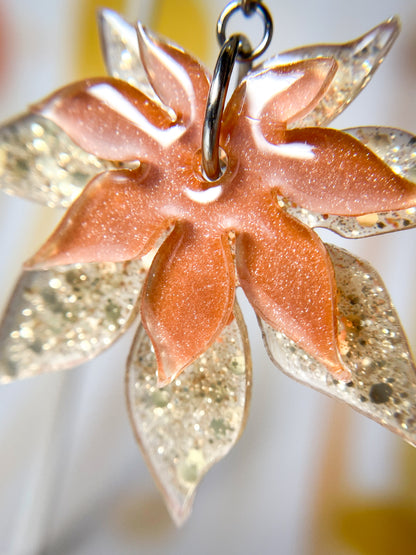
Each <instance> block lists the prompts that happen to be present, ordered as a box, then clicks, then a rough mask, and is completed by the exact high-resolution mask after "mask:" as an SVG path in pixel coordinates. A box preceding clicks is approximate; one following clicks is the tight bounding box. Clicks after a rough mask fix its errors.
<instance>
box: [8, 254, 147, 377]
mask: <svg viewBox="0 0 416 555" xmlns="http://www.w3.org/2000/svg"><path fill="white" fill-rule="evenodd" d="M144 275H145V267H144V265H143V263H142V262H139V261H135V262H131V263H127V264H121V263H119V264H111V263H107V264H83V265H81V264H76V265H73V266H62V267H57V268H54V269H53V270H47V271H43V272H24V273H23V275H22V277H21V279H20V280H19V282H18V284H17V287H16V289H15V291H14V293H13V296H12V298H11V300H10V303H9V306H8V308H7V310H6V313H5V316H4V319H3V322H2V324H1V328H0V383H1V382H9V381H11V380H14V379H19V378H26V377H30V376H34V375H37V374H41V373H43V372H48V371H51V370H62V369H65V368H69V367H72V366H76V365H78V364H81V363H82V362H85V361H86V360H89V359H91V358H93V357H95V356H97V355H98V354H99V353H101V352H102V351H103V350H105V349H106V348H108V347H109V346H110V345H112V344H113V343H114V341H116V339H118V338H119V337H120V336H121V335H122V334H123V333H124V332H125V331H126V329H127V327H128V326H129V325H130V324H131V322H132V321H133V320H134V318H135V316H136V315H137V311H138V307H137V305H138V298H139V294H140V289H141V286H142V283H143V281H144Z"/></svg>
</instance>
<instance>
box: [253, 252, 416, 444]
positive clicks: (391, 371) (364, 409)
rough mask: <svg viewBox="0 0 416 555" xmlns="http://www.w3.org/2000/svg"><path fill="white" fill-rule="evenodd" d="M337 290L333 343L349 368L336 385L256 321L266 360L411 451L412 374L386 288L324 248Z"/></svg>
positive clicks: (366, 268)
mask: <svg viewBox="0 0 416 555" xmlns="http://www.w3.org/2000/svg"><path fill="white" fill-rule="evenodd" d="M328 250H329V254H330V256H331V259H332V261H333V264H334V269H335V277H336V282H337V286H338V292H339V295H338V310H339V315H338V321H339V340H340V351H341V355H342V357H343V358H344V359H345V360H346V361H347V362H348V367H349V368H351V371H352V378H351V382H350V383H348V384H345V383H342V382H338V381H337V380H335V379H334V378H333V377H332V376H331V375H330V374H329V373H328V372H327V370H326V369H325V367H324V366H323V365H322V364H320V363H319V362H317V361H316V360H315V359H314V358H313V357H312V356H311V355H309V354H307V353H306V352H305V351H304V350H302V348H300V347H299V346H298V345H296V344H295V343H294V342H293V341H291V340H290V339H288V338H287V337H286V336H285V335H284V334H283V333H281V332H278V331H275V330H273V329H272V328H271V327H270V326H269V325H268V324H266V323H265V322H262V321H260V324H261V327H262V329H263V337H264V341H265V344H266V347H267V348H268V350H269V354H270V356H271V358H272V360H273V362H274V363H275V364H276V366H277V367H278V368H280V369H281V370H282V371H283V372H285V373H286V374H287V375H288V376H290V377H291V378H294V379H295V380H297V381H299V382H301V383H304V384H306V385H308V386H310V387H313V388H314V389H317V390H318V391H321V392H322V393H326V394H327V395H329V396H331V397H335V398H336V399H340V400H341V401H344V402H345V403H347V404H348V405H351V406H352V407H353V408H355V409H356V410H358V411H359V412H361V413H363V414H364V415H366V416H368V417H370V418H372V419H373V420H375V421H376V422H379V423H380V424H382V425H383V426H385V427H386V428H388V429H390V430H392V431H393V432H394V433H396V434H398V435H399V436H401V437H402V438H404V439H405V440H406V441H408V442H409V443H411V444H413V445H416V409H415V407H416V370H415V366H414V362H413V361H412V357H411V354H410V351H409V347H408V344H407V340H406V337H405V335H404V332H403V330H402V327H401V324H400V321H399V318H398V316H397V313H396V311H395V309H394V307H393V306H392V303H391V300H390V298H389V296H388V293H387V291H386V288H385V286H384V284H383V282H382V281H381V279H380V277H379V276H378V274H377V273H376V272H375V270H374V269H373V268H372V267H371V266H370V265H369V264H368V263H367V262H364V261H362V260H359V259H357V258H355V257H354V256H352V255H351V254H349V253H347V252H346V251H344V250H342V249H339V248H337V247H334V246H331V245H328Z"/></svg>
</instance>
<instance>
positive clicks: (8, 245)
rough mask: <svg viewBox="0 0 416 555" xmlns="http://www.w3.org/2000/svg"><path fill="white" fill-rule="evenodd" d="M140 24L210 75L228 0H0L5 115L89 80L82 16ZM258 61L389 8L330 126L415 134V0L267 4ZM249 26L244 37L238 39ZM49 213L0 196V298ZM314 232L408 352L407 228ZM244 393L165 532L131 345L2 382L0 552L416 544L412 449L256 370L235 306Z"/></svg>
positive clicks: (413, 312)
mask: <svg viewBox="0 0 416 555" xmlns="http://www.w3.org/2000/svg"><path fill="white" fill-rule="evenodd" d="M103 4H105V5H106V6H108V7H111V8H115V9H118V10H120V11H121V12H122V13H124V14H125V15H126V16H128V17H129V18H131V20H132V21H133V20H135V19H139V18H140V19H141V20H143V21H144V22H145V23H147V24H149V25H151V26H152V27H153V28H154V29H155V30H156V31H159V32H161V33H163V34H165V35H168V36H170V37H171V38H173V39H174V40H176V41H177V42H179V43H181V44H183V45H184V46H185V47H186V48H188V49H190V50H191V51H193V52H194V53H196V54H197V55H198V56H199V57H200V58H202V59H203V61H205V62H206V63H207V64H208V65H209V67H211V68H212V67H213V65H214V62H215V57H216V53H217V45H216V42H215V24H216V18H217V16H218V13H219V12H220V10H221V9H222V8H223V7H224V5H225V0H224V1H223V0H211V1H210V2H206V1H205V0H182V1H180V2H179V1H177V0H153V1H152V0H112V1H108V2H107V3H105V0H103V1H102V2H97V1H95V0H83V1H81V0H37V1H36V2H33V0H15V1H14V2H7V1H6V0H0V115H1V117H2V119H4V120H5V119H7V118H9V117H11V116H12V115H14V114H17V113H19V112H22V111H24V110H25V107H26V106H27V105H28V104H30V103H31V102H33V101H35V100H37V99H39V98H41V97H42V96H44V95H45V94H47V93H49V92H50V91H52V90H53V89H55V88H57V87H58V86H61V85H63V84H65V83H68V82H70V81H72V80H74V79H76V78H80V77H86V76H87V75H97V74H98V75H99V74H102V73H103V72H104V70H103V66H102V65H100V60H99V49H98V38H97V34H96V30H95V15H94V13H95V10H96V8H97V7H99V5H103ZM268 6H269V7H270V9H271V11H272V13H273V16H274V20H275V39H274V40H273V43H272V45H271V47H270V50H269V53H270V54H272V53H274V52H277V51H280V50H284V49H287V48H290V47H295V46H298V45H301V44H312V43H318V42H328V43H331V42H344V41H347V40H349V39H352V38H354V37H356V36H359V35H360V34H362V33H364V32H365V31H367V30H368V29H370V28H371V27H373V26H374V25H376V24H377V23H379V22H381V21H383V20H384V19H386V18H388V17H389V16H391V15H393V14H394V13H397V14H399V15H400V16H401V19H402V23H403V29H402V33H401V35H400V37H399V39H398V41H397V43H396V45H395V46H394V47H393V51H392V52H391V54H390V55H389V56H388V58H387V59H386V61H385V62H384V64H383V66H382V67H381V68H380V70H379V71H378V72H377V74H376V76H375V77H374V79H373V81H372V83H371V84H370V85H369V86H368V88H367V89H366V90H365V91H364V92H363V93H362V94H361V95H360V97H359V98H358V99H356V101H355V102H354V103H353V105H352V106H350V107H349V108H348V110H347V111H346V113H345V114H343V115H342V116H341V117H340V118H339V119H338V120H336V121H335V123H334V126H335V127H339V128H345V127H353V126H359V125H386V126H391V127H398V128H403V129H407V130H409V131H412V132H414V133H416V101H415V88H416V34H415V27H416V3H415V1H414V0H394V2H393V1H391V0H365V1H363V0H349V1H348V2H345V1H344V0H293V1H292V2H284V1H283V0H281V1H276V0H269V2H268ZM248 32H249V33H250V31H248ZM56 218H57V216H56V214H55V213H54V214H52V211H49V210H48V209H45V208H43V209H42V208H39V207H37V206H35V205H32V204H31V203H29V202H27V201H24V200H22V199H15V198H10V197H6V195H3V196H1V199H0V230H1V234H2V235H1V236H2V237H3V239H2V241H1V249H0V257H1V266H0V267H1V273H0V279H1V303H2V304H3V306H4V304H5V303H6V301H7V298H8V296H9V294H10V292H11V288H12V286H13V283H14V281H15V279H16V277H17V276H18V273H19V268H20V265H21V263H22V261H23V260H24V259H25V258H27V257H28V256H29V255H30V254H31V253H32V252H33V251H34V249H35V248H36V247H37V246H39V245H40V244H41V242H42V241H43V239H44V238H46V236H47V235H48V234H49V233H50V231H51V230H52V228H53V226H54V223H55V222H56ZM325 238H326V239H327V240H329V241H332V242H336V243H338V244H341V245H342V246H344V247H346V248H348V249H350V250H351V251H353V252H354V253H356V254H359V255H360V256H362V257H364V258H366V259H368V260H369V261H370V262H371V263H372V264H373V265H374V267H376V268H377V269H378V271H379V272H380V273H381V275H382V277H383V278H384V281H385V283H386V285H387V287H388V289H389V290H390V293H391V295H392V298H393V301H394V303H395V305H396V307H397V309H398V311H399V314H400V316H401V319H402V323H403V325H404V328H405V329H406V330H407V333H408V338H409V342H410V345H411V347H412V349H413V351H415V349H416V302H415V301H416V288H415V285H414V284H415V278H416V256H415V253H416V230H411V231H407V232H401V233H397V234H391V235H387V236H383V237H379V238H375V239H370V240H358V241H355V242H354V241H347V240H344V241H341V240H340V239H339V238H337V237H336V236H335V235H333V234H331V236H330V234H327V235H325ZM245 314H246V318H247V321H248V323H249V332H250V337H251V345H252V351H253V362H254V364H253V366H254V390H253V399H252V406H251V411H250V416H249V421H248V425H247V428H246V431H245V433H244V434H243V436H242V439H241V440H240V442H239V443H238V445H237V446H236V447H235V448H234V449H233V451H232V452H231V453H230V455H228V456H227V458H226V459H224V460H223V461H222V462H221V463H220V464H218V465H217V466H216V467H215V468H214V469H213V470H211V471H210V472H209V474H208V475H207V476H206V478H205V479H204V481H203V483H202V485H201V487H200V490H199V493H198V495H197V498H196V502H195V506H194V511H193V514H192V516H191V518H190V520H189V521H188V522H187V523H186V524H185V526H184V527H183V528H182V529H179V530H178V529H176V528H175V526H174V525H173V524H172V522H171V520H170V518H169V516H168V514H167V512H166V509H165V508H164V505H163V501H162V499H161V497H160V495H159V493H158V491H157V489H156V486H155V485H154V483H153V480H152V478H151V476H150V474H149V472H148V471H147V468H146V466H145V463H144V461H143V459H142V457H141V454H140V452H139V450H138V447H137V445H136V443H135V440H134V438H133V434H132V431H131V429H130V424H129V421H128V417H127V411H126V408H125V402H124V363H125V359H126V355H127V352H128V348H129V342H130V341H131V334H130V336H129V337H126V338H125V339H123V340H122V341H120V342H119V343H118V344H116V345H115V346H114V347H112V348H111V349H110V350H109V351H108V352H106V353H105V354H103V355H101V356H100V357H99V358H98V359H96V360H95V361H94V362H91V363H88V364H85V365H83V366H82V367H79V368H76V369H73V370H70V371H67V372H64V373H57V374H49V375H44V376H41V377H38V378H34V379H29V380H26V381H21V382H19V383H14V384H10V385H7V386H3V387H1V388H0V553H1V554H3V553H4V554H11V555H26V554H42V555H49V554H53V555H55V554H59V555H61V554H62V555H69V554H71V555H73V554H88V555H92V554H100V555H107V554H118V555H127V554H137V553H143V554H146V555H156V554H158V555H159V554H163V555H173V554H178V555H179V554H180V555H185V554H188V553H189V554H195V553H198V554H200V555H204V554H208V553H218V554H242V555H245V554H247V555H249V554H250V555H251V554H253V553H261V554H262V555H269V554H283V555H290V554H296V555H303V554H319V555H322V554H331V555H338V554H339V555H353V554H371V555H373V554H374V555H380V554H381V555H383V554H392V553H400V554H401V555H404V554H411V553H415V551H416V547H415V546H416V488H415V486H416V450H415V449H413V448H411V447H409V446H407V445H405V444H404V443H403V442H402V441H401V440H400V439H398V438H397V437H395V436H394V435H393V434H391V433H390V432H388V431H386V430H384V429H382V428H381V427H380V426H378V425H376V424H374V423H372V422H371V421H369V420H367V419H365V418H364V417H362V416H360V415H358V414H356V413H354V412H353V411H352V410H351V409H348V408H345V407H343V406H342V405H340V404H339V403H336V402H334V401H332V400H329V399H327V398H325V397H323V396H322V395H320V394H318V393H316V392H314V391H312V390H309V389H308V388H306V387H303V386H300V385H298V384H296V383H294V382H292V381H290V380H289V379H288V378H287V377H285V376H284V375H281V374H280V373H279V372H278V370H277V369H276V368H275V367H274V366H273V365H272V364H271V362H270V361H269V360H268V358H267V356H266V354H265V350H264V348H263V345H262V341H261V338H260V334H259V332H258V330H257V326H256V322H255V318H254V316H253V313H252V312H251V311H250V310H249V309H247V308H245Z"/></svg>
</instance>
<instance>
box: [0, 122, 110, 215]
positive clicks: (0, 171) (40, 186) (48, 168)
mask: <svg viewBox="0 0 416 555" xmlns="http://www.w3.org/2000/svg"><path fill="white" fill-rule="evenodd" d="M112 168H114V164H113V163H111V162H107V161H105V160H101V159H100V158H97V157H96V156H94V155H92V154H88V153H87V152H85V151H84V150H82V149H81V148H80V147H79V146H77V145H76V144H75V143H74V142H73V141H72V140H71V139H70V138H69V137H68V135H66V133H64V132H63V131H62V130H61V129H59V127H57V126H56V125H55V124H54V123H53V122H51V121H49V120H47V119H45V118H43V117H41V116H38V115H35V114H24V115H22V116H21V117H19V118H17V119H15V120H13V121H11V122H9V123H7V124H6V125H4V126H3V127H1V128H0V185H1V187H2V189H3V190H4V191H5V192H6V193H8V194H10V195H17V196H21V197H25V198H27V199H29V200H34V201H36V202H39V203H40V204H44V205H46V206H49V207H52V208H53V207H61V208H68V206H70V205H71V204H72V202H73V201H74V200H75V199H76V198H77V196H78V195H79V194H80V192H81V191H82V190H83V188H84V187H85V185H86V184H87V183H88V182H89V181H90V179H91V178H93V177H94V176H95V175H97V173H100V172H102V171H105V170H107V169H112Z"/></svg>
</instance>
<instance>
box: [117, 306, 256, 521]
mask: <svg viewBox="0 0 416 555" xmlns="http://www.w3.org/2000/svg"><path fill="white" fill-rule="evenodd" d="M156 367H157V365H156V357H155V355H154V353H153V352H152V350H151V343H150V340H149V339H148V337H147V336H146V333H145V331H144V329H143V328H142V327H140V329H139V331H138V334H137V336H136V338H135V341H134V344H133V348H132V351H131V353H130V357H129V362H128V371H127V379H126V394H127V401H128V405H129V412H130V418H131V422H132V425H133V428H134V431H135V434H136V437H137V440H138V442H139V443H140V446H141V448H142V450H143V453H144V456H145V459H146V461H147V463H148V466H149V468H150V470H151V471H152V474H153V475H154V477H155V480H156V483H157V484H158V486H159V488H160V490H161V491H162V493H163V495H164V498H165V501H166V505H167V507H168V509H169V512H170V514H171V515H172V518H173V519H174V521H175V522H176V524H177V525H178V526H179V525H181V524H183V523H184V521H185V520H186V519H187V518H188V516H189V514H190V511H191V508H192V503H193V499H194V495H195V491H196V488H197V486H198V484H199V482H200V480H201V479H202V478H203V476H204V475H205V474H206V472H207V471H208V470H209V469H210V468H211V467H212V466H213V465H214V464H215V463H216V462H218V461H219V460H220V459H222V458H223V457H224V456H225V455H226V454H227V453H228V452H229V451H230V449H231V448H232V447H233V446H234V444H235V443H236V441H237V440H238V438H239V437H240V435H241V433H242V431H243V430H244V427H245V422H246V417H247V412H248V406H249V402H250V391H251V359H250V352H249V344H248V337H247V332H246V329H245V325H244V321H243V318H242V315H241V313H240V310H239V308H238V306H237V305H236V306H235V319H233V321H232V322H231V323H230V324H229V325H228V326H227V327H226V328H225V329H224V330H223V331H222V332H221V334H220V335H219V336H218V337H217V339H216V340H215V342H214V343H213V344H212V345H211V347H210V348H209V349H208V350H207V351H206V352H205V353H204V354H203V355H201V356H200V357H199V358H198V359H197V360H195V361H194V362H193V363H192V364H191V365H190V366H188V367H187V368H186V370H185V371H184V372H183V373H182V374H181V376H180V378H178V379H177V380H175V381H174V382H172V383H171V384H170V385H168V386H166V387H164V388H163V389H158V387H157V380H156Z"/></svg>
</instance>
